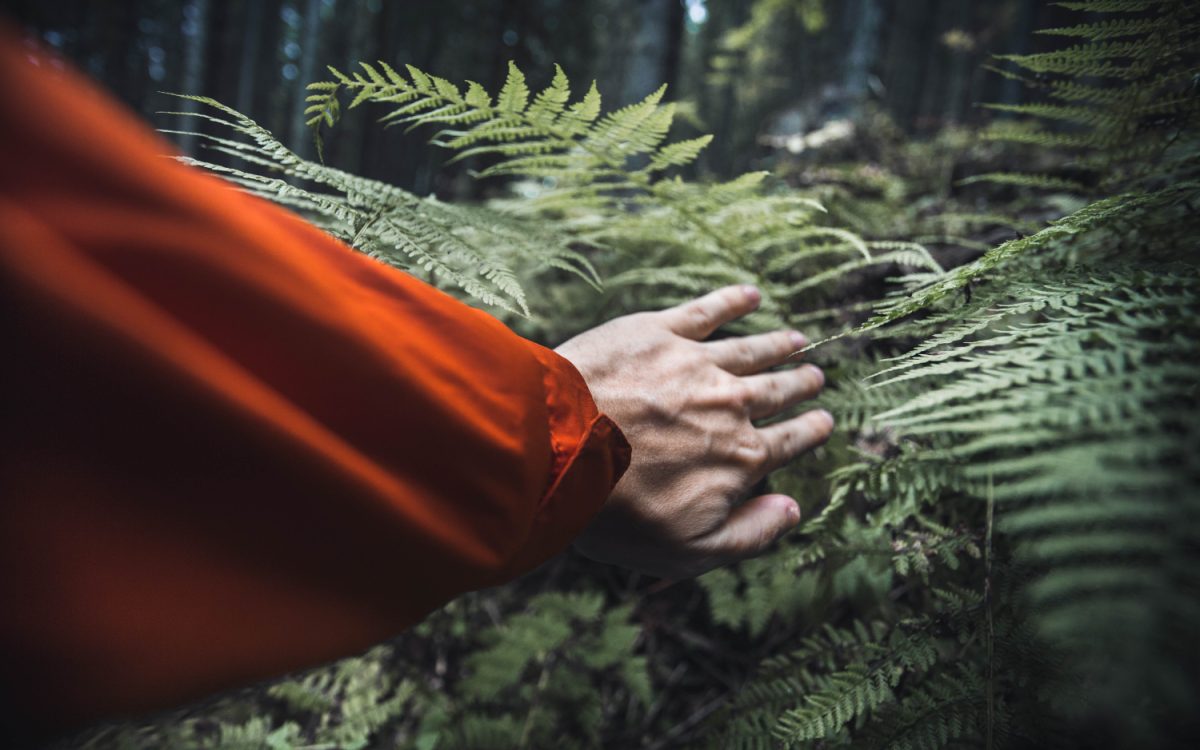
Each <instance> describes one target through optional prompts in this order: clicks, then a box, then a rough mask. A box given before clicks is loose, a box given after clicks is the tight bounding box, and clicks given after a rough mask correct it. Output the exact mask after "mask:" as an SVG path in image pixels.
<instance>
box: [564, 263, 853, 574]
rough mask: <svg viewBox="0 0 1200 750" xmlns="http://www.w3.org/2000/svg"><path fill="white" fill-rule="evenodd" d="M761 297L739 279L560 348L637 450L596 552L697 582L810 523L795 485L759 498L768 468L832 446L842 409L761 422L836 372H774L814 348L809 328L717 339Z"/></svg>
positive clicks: (595, 538) (593, 535) (596, 534)
mask: <svg viewBox="0 0 1200 750" xmlns="http://www.w3.org/2000/svg"><path fill="white" fill-rule="evenodd" d="M760 299H761V298H760V295H759V292H758V290H756V289H754V288H753V287H748V286H731V287H725V288H724V289H719V290H717V291H715V292H713V293H711V294H708V295H706V296H704V297H701V298H699V299H696V300H692V301H690V302H687V303H685V304H682V305H679V306H678V307H673V308H670V309H667V310H662V311H659V312H649V313H637V314H634V315H626V316H624V317H621V318H617V319H615V320H612V321H609V322H608V323H605V324H604V325H601V326H598V327H596V328H593V329H591V330H589V331H585V332H584V333H582V334H580V335H579V336H576V337H575V338H573V339H571V340H570V341H567V342H566V343H564V344H563V345H562V346H560V347H558V349H557V351H558V353H559V354H561V355H562V356H564V357H566V358H567V359H568V360H570V362H571V363H572V364H574V365H575V367H576V368H577V369H578V370H579V372H580V373H581V374H582V375H583V378H584V380H585V381H586V382H587V384H588V388H589V389H591V392H592V396H593V398H594V399H595V400H596V404H597V405H598V406H599V407H600V410H601V411H603V412H604V413H606V414H607V415H608V416H610V417H611V418H612V419H613V421H615V422H616V423H617V425H618V426H620V428H621V430H622V431H623V432H624V433H625V436H626V438H627V439H628V440H629V443H630V445H631V446H632V448H633V458H632V462H631V464H630V466H629V469H628V470H627V471H626V473H625V475H624V476H623V477H622V478H621V481H620V482H618V483H617V486H616V488H615V489H614V490H613V493H612V495H611V496H610V497H609V499H608V501H607V502H606V503H605V505H604V507H603V508H602V509H601V511H600V513H599V514H598V515H597V517H596V519H595V520H594V521H593V522H592V524H591V525H590V526H589V527H588V528H587V529H586V530H585V531H584V533H583V534H582V535H581V536H580V537H579V538H578V539H577V540H576V543H575V544H576V547H577V548H578V549H579V550H580V551H581V552H583V554H585V555H587V556H588V557H591V558H593V559H595V560H599V561H601V562H606V563H612V564H615V565H622V566H624V567H628V568H633V569H635V570H639V571H641V572H644V573H649V574H652V575H658V576H663V577H669V578H684V577H688V576H693V575H698V574H700V573H703V572H704V571H706V570H709V569H711V568H715V567H717V566H719V565H724V564H726V563H730V562H734V561H736V560H740V559H742V558H745V557H751V556H753V555H755V554H758V553H760V552H762V551H763V550H765V549H766V548H767V547H768V546H769V545H770V544H771V542H773V541H774V540H775V539H776V538H777V537H778V536H779V535H780V534H782V533H783V532H785V531H787V530H788V529H790V528H792V527H793V526H795V525H796V523H798V522H799V520H800V509H799V507H798V506H797V505H796V502H795V501H794V500H793V499H792V498H790V497H788V496H786V495H779V494H767V495H761V496H759V497H755V498H752V499H749V500H745V498H746V496H747V495H749V494H750V489H751V488H752V487H753V486H754V484H755V483H756V482H758V481H759V480H760V479H761V478H762V477H764V476H766V474H767V473H769V472H771V471H773V470H775V469H777V468H779V467H781V466H783V465H784V464H786V463H788V462H789V461H791V460H792V459H794V458H796V457H797V456H799V455H800V454H802V453H804V452H806V451H808V450H810V449H812V448H814V447H816V446H818V445H820V444H822V443H824V442H825V440H827V439H828V437H829V434H830V432H831V431H832V430H833V418H832V417H831V416H830V415H829V413H828V412H826V411H821V410H818V411H809V412H806V413H804V414H801V415H800V416H798V417H794V418H791V419H788V420H785V421H781V422H777V423H775V424H771V425H768V426H766V427H761V428H757V427H755V426H754V424H753V423H752V422H751V420H756V419H764V418H767V417H771V416H774V415H776V414H779V413H780V412H782V411H783V410H784V409H786V408H787V407H789V406H792V405H794V404H796V403H799V402H801V401H804V400H807V399H810V398H812V397H813V396H815V395H816V394H817V393H818V392H819V391H820V390H821V387H822V385H824V382H825V376H824V375H823V374H822V372H821V371H820V370H819V369H818V368H816V367H814V366H812V365H803V366H801V367H798V368H795V369H790V370H776V371H770V372H765V371H766V370H767V369H768V368H770V367H773V366H775V365H779V364H782V363H784V362H786V360H787V359H788V357H789V356H790V355H792V354H793V353H795V352H796V351H797V350H799V349H801V348H802V347H803V346H804V345H805V343H806V342H805V340H804V338H803V337H802V336H800V334H798V333H794V332H790V331H777V332H774V333H764V334H759V335H755V336H744V337H736V338H727V339H721V340H719V341H712V342H703V340H704V339H705V338H707V337H708V336H709V335H710V334H712V333H713V331H715V330H716V329H717V328H719V327H720V326H722V325H724V324H726V323H729V322H730V321H733V320H736V319H738V318H740V317H742V316H744V315H746V314H748V313H750V312H752V311H753V310H754V309H755V308H757V307H758V304H759V301H760ZM743 500H745V502H742V501H743Z"/></svg>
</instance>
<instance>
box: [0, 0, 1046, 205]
mask: <svg viewBox="0 0 1200 750" xmlns="http://www.w3.org/2000/svg"><path fill="white" fill-rule="evenodd" d="M3 7H4V8H5V10H6V14H7V15H9V17H10V18H14V19H16V20H17V21H18V22H19V23H21V24H23V25H24V26H25V27H26V28H27V29H29V30H30V31H31V32H32V33H33V34H35V35H36V36H38V37H39V38H40V39H41V40H42V41H43V42H44V43H45V44H47V45H49V46H51V47H53V48H55V49H57V50H59V51H61V52H62V53H63V54H64V55H66V56H67V57H69V58H70V59H72V60H74V61H75V62H76V63H77V64H78V65H79V66H80V67H81V68H83V69H84V70H85V71H87V72H88V73H89V74H90V75H91V76H93V77H94V78H95V79H97V80H99V81H101V82H102V83H103V84H104V85H105V86H106V87H107V88H108V89H109V90H110V91H112V92H113V93H114V94H115V95H116V96H118V97H119V98H120V99H122V100H123V101H125V102H126V103H127V104H129V105H130V106H131V107H133V108H134V109H136V110H137V111H139V112H141V113H142V115H143V116H144V117H145V118H146V119H147V120H148V121H149V122H151V123H153V124H155V125H156V126H157V127H160V128H172V127H176V126H177V123H175V122H172V120H171V118H170V117H168V116H165V115H161V114H156V113H157V112H160V111H165V110H176V109H179V108H180V105H179V102H178V101H173V100H171V99H170V98H169V97H168V96H166V95H165V94H163V93H161V92H164V91H167V92H179V93H188V94H200V95H204V96H209V97H212V98H214V99H217V100H218V101H221V102H224V103H227V104H229V105H230V106H233V107H234V108H236V109H237V110H239V111H240V112H243V113H245V114H248V115H249V116H250V117H251V118H253V119H254V120H256V121H257V122H259V123H260V124H262V125H263V126H265V127H266V128H267V129H269V130H270V131H272V132H273V133H276V134H279V135H280V136H281V137H282V139H283V140H284V141H285V143H287V144H288V145H289V146H290V147H292V148H293V149H294V150H295V151H297V153H299V154H300V155H302V156H312V155H313V147H312V143H311V138H310V136H309V134H308V131H307V128H306V127H305V125H304V122H303V119H304V118H303V117H302V112H303V109H304V104H303V99H304V86H305V84H306V83H308V82H310V81H313V80H319V79H324V78H326V77H327V72H326V70H325V66H326V65H334V66H336V67H339V68H343V69H345V68H351V67H353V66H354V65H355V64H356V63H357V61H359V60H383V61H385V62H388V63H391V64H393V65H397V66H399V65H401V64H404V63H410V64H413V65H416V66H417V67H419V68H421V69H424V70H433V71H437V72H438V74H439V75H442V76H445V77H447V78H449V79H451V80H463V79H469V80H475V81H479V82H480V83H482V84H483V85H484V86H485V87H486V88H487V89H489V90H495V89H498V88H499V86H500V84H501V83H502V82H503V76H504V74H505V70H506V67H505V63H506V62H507V61H509V60H512V61H515V62H516V63H517V64H518V65H519V66H520V67H521V68H522V69H523V70H525V71H526V72H527V74H528V75H529V76H530V82H531V84H532V85H534V86H535V87H536V86H540V85H543V84H544V83H546V82H548V81H549V77H550V75H551V73H552V69H551V65H552V63H558V64H560V65H562V66H563V68H564V69H565V70H567V71H568V73H569V75H570V76H571V78H572V80H574V81H576V82H578V83H579V84H580V85H582V83H583V82H585V81H587V80H589V79H595V80H596V81H597V83H598V86H599V89H600V91H602V92H604V95H605V97H606V99H605V106H606V108H615V107H616V106H618V105H624V104H628V103H630V102H633V101H636V100H639V99H640V98H641V97H643V96H645V95H646V94H648V93H650V92H651V91H653V90H654V89H655V88H657V87H658V86H659V84H661V83H663V82H665V83H667V84H668V86H669V89H668V94H667V99H668V100H673V101H679V102H686V103H687V104H688V105H689V106H688V109H687V112H688V113H689V114H690V115H691V120H692V123H693V124H694V125H695V127H696V129H697V130H698V131H702V132H714V133H716V134H717V139H716V140H715V142H714V143H713V145H712V146H711V147H710V148H709V149H708V150H707V151H706V152H705V154H704V155H703V157H702V161H701V163H700V166H701V168H702V169H704V170H706V171H707V172H709V173H711V174H714V175H717V176H729V175H733V174H737V173H740V172H743V171H745V170H747V169H750V168H761V166H762V164H763V160H764V158H766V157H769V156H770V155H771V154H773V153H774V151H773V149H772V148H771V145H772V144H774V145H777V146H778V145H786V144H787V141H786V139H787V137H788V136H796V135H803V134H804V133H808V132H812V131H815V130H818V129H819V128H820V127H821V126H822V125H824V124H826V123H827V122H829V121H834V120H839V119H842V118H847V117H849V118H851V119H857V115H860V114H861V110H862V108H863V106H864V105H875V106H877V107H878V108H880V109H882V110H883V111H884V112H886V113H887V114H889V115H890V116H891V118H892V119H893V120H894V121H895V123H897V124H898V125H899V126H900V127H901V128H902V129H903V130H904V131H906V132H908V133H910V134H928V133H931V132H933V131H936V130H938V129H939V128H942V127H944V126H946V125H950V124H957V123H976V122H979V121H980V120H981V119H982V118H983V117H985V115H986V114H987V113H986V112H985V111H984V110H981V109H980V108H979V107H978V106H977V105H978V104H979V103H980V102H1004V103H1015V102H1017V101H1019V100H1020V98H1021V97H1022V88H1021V87H1020V85H1019V83H1018V82H1017V81H1015V80H1011V79H1006V78H1003V77H1001V76H997V75H992V74H990V73H989V72H988V71H987V70H986V69H985V68H984V67H983V66H984V64H985V63H987V62H988V60H989V59H990V56H991V55H993V54H998V53H1027V52H1035V51H1038V50H1039V49H1040V48H1045V47H1046V46H1047V45H1048V44H1049V42H1048V40H1047V39H1046V38H1045V37H1036V36H1034V34H1033V30H1034V29H1035V28H1044V27H1047V26H1055V25H1059V22H1060V21H1061V20H1062V19H1063V18H1065V17H1067V16H1068V15H1069V14H1068V13H1067V11H1064V10H1063V9H1061V8H1056V7H1053V6H1050V5H1048V4H1046V3H1041V2H1038V1H1037V0H987V1H986V2H980V1H977V0H842V1H839V2H823V1H822V0H773V1H771V2H758V3H753V2H750V1H749V0H471V1H470V2H467V1H465V0H464V1H461V2H432V1H431V0H391V1H389V0H248V1H245V2H220V1H219V0H190V1H189V2H178V1H172V0H122V1H120V2H117V1H112V2H108V1H97V0H55V2H44V1H42V0H15V1H14V0H6V1H5V2H4V3H3ZM339 127H340V133H341V135H340V137H339V138H337V139H336V140H335V142H333V143H332V144H331V145H330V148H329V151H328V153H327V154H326V157H327V161H328V163H329V164H331V165H333V166H336V167H340V168H343V169H346V170H349V171H352V172H355V173H357V174H362V175H364V176H368V177H373V178H378V179H383V180H386V181H388V182H392V183H394V184H397V185H399V186H401V187H405V188H407V189H410V190H413V191H414V192H416V193H418V194H427V193H429V192H436V193H437V194H438V195H439V196H440V197H443V198H462V197H477V196H471V195H470V193H471V191H477V190H479V189H481V188H480V186H479V185H478V184H477V183H474V182H472V181H470V180H466V179H462V177H463V170H462V169H461V168H459V169H457V170H455V169H451V170H448V171H444V170H441V169H440V168H439V167H440V162H441V161H443V160H444V157H443V155H441V154H439V153H438V152H437V150H435V149H429V148H427V147H426V145H425V144H424V138H423V137H422V136H421V135H414V136H408V137H405V136H402V135H401V133H400V132H399V131H398V130H394V129H393V130H388V131H386V132H385V131H383V130H382V129H380V128H378V127H375V126H373V123H372V122H371V117H370V113H363V112H353V113H350V114H349V115H348V116H347V118H346V120H345V121H344V122H343V123H342V124H341V125H340V126H339ZM180 145H181V147H182V148H183V150H184V151H185V152H190V151H191V150H193V149H194V148H195V143H194V141H193V140H190V139H184V140H183V141H182V142H181V144H180ZM797 145H799V144H798V142H797V141H796V139H795V138H793V141H792V146H793V148H792V150H793V151H794V150H796V149H795V147H796V146H797ZM484 188H486V185H485V186H484Z"/></svg>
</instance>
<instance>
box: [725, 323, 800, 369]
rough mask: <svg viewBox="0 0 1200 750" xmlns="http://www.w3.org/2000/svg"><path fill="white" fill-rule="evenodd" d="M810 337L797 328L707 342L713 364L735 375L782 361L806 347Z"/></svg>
mask: <svg viewBox="0 0 1200 750" xmlns="http://www.w3.org/2000/svg"><path fill="white" fill-rule="evenodd" d="M807 343H808V339H806V338H804V336H803V335H801V334H799V333H797V332H796V331H775V332H774V333H761V334H758V335H757V336H738V337H736V338H728V339H721V340H720V341H713V342H711V343H707V344H705V345H704V347H705V349H706V350H707V351H708V356H709V357H710V358H711V359H712V361H713V364H715V365H716V366H717V367H720V368H721V369H722V370H725V371H726V372H731V373H733V374H734V375H751V374H753V373H756V372H762V371H763V370H765V369H767V368H768V367H774V366H775V365H778V364H782V363H784V362H786V361H787V359H788V357H790V356H792V355H793V354H795V353H796V352H798V351H800V350H801V349H803V348H804V346H805V345H806V344H807Z"/></svg>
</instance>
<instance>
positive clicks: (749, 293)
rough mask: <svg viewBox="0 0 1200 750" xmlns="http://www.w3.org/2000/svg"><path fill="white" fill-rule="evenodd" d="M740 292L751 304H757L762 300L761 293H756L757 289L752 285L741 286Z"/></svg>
mask: <svg viewBox="0 0 1200 750" xmlns="http://www.w3.org/2000/svg"><path fill="white" fill-rule="evenodd" d="M742 292H744V293H745V295H746V299H748V300H750V301H751V302H758V301H760V300H761V299H762V292H760V291H758V287H756V286H754V285H753V284H743V285H742Z"/></svg>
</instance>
